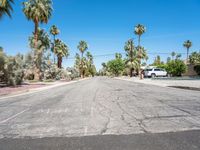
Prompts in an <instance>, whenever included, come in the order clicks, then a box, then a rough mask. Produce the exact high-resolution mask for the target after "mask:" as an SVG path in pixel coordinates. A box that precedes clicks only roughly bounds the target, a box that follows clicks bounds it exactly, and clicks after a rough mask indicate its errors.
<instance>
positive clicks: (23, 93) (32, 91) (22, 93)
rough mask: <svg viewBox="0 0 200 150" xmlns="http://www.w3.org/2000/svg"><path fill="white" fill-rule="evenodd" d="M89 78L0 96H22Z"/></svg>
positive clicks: (3, 97)
mask: <svg viewBox="0 0 200 150" xmlns="http://www.w3.org/2000/svg"><path fill="white" fill-rule="evenodd" d="M88 79H90V78H84V79H78V80H74V81H69V82H64V83H56V84H53V85H48V86H45V87H39V88H34V89H28V90H23V91H19V92H13V93H11V94H7V95H3V96H0V100H2V99H6V98H12V97H17V96H22V95H28V94H33V93H37V92H40V91H45V90H48V89H52V88H55V87H60V86H63V85H69V84H73V83H77V82H81V81H85V80H88Z"/></svg>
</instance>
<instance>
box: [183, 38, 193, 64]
mask: <svg viewBox="0 0 200 150" xmlns="http://www.w3.org/2000/svg"><path fill="white" fill-rule="evenodd" d="M183 46H184V47H185V48H186V49H187V63H188V58H189V50H190V47H192V42H191V41H190V40H187V41H185V42H184V43H183Z"/></svg>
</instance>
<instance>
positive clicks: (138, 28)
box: [134, 24, 146, 46]
mask: <svg viewBox="0 0 200 150" xmlns="http://www.w3.org/2000/svg"><path fill="white" fill-rule="evenodd" d="M145 32H146V28H145V26H143V25H141V24H138V25H137V26H135V30H134V33H135V34H136V35H138V46H140V42H141V36H142V34H144V33H145Z"/></svg>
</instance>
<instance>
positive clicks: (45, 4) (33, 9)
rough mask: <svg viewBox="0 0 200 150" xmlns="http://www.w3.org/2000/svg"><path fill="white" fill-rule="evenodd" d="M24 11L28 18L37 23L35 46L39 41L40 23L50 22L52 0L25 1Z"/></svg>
mask: <svg viewBox="0 0 200 150" xmlns="http://www.w3.org/2000/svg"><path fill="white" fill-rule="evenodd" d="M23 12H24V14H25V15H26V17H27V19H28V20H32V21H33V22H34V25H35V32H34V36H35V48H36V47H37V41H38V27H39V24H40V23H48V20H49V18H50V17H51V12H52V1H51V0H28V1H26V2H24V3H23Z"/></svg>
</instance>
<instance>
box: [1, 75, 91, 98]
mask: <svg viewBox="0 0 200 150" xmlns="http://www.w3.org/2000/svg"><path fill="white" fill-rule="evenodd" d="M86 79H88V78H85V79H77V80H72V81H55V82H50V83H43V82H38V83H30V84H24V85H20V86H16V87H4V88H0V98H3V97H4V96H15V95H18V94H27V93H34V92H38V91H42V90H47V89H50V88H54V87H59V86H63V85H68V84H72V83H75V82H79V81H83V80H86Z"/></svg>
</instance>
